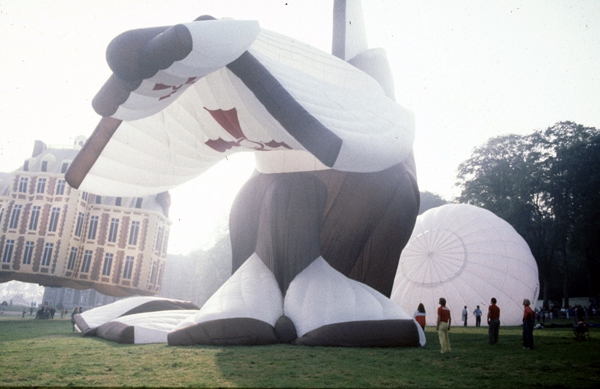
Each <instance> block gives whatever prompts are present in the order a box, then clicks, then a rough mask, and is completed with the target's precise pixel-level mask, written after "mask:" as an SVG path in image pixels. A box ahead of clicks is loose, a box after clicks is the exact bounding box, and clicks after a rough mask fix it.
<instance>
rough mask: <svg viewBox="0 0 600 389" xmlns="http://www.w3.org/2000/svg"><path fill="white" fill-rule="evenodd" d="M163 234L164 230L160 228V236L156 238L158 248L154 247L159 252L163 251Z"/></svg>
mask: <svg viewBox="0 0 600 389" xmlns="http://www.w3.org/2000/svg"><path fill="white" fill-rule="evenodd" d="M163 234H164V229H163V228H162V227H158V234H157V236H156V246H155V247H154V249H155V250H156V251H158V252H160V251H161V250H162V242H163Z"/></svg>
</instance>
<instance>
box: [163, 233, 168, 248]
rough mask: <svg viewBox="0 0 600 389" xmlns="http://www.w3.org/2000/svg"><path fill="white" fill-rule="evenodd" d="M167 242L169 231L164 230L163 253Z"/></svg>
mask: <svg viewBox="0 0 600 389" xmlns="http://www.w3.org/2000/svg"><path fill="white" fill-rule="evenodd" d="M168 242H169V232H168V231H167V232H165V239H164V242H163V254H166V253H167V246H168Z"/></svg>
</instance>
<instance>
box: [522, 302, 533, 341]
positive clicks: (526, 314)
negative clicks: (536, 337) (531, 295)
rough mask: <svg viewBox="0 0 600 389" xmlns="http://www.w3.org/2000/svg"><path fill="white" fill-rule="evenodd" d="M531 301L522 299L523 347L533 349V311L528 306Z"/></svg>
mask: <svg viewBox="0 0 600 389" xmlns="http://www.w3.org/2000/svg"><path fill="white" fill-rule="evenodd" d="M530 305H531V302H530V301H529V300H528V299H525V300H523V307H524V308H525V309H524V311H523V349H525V350H533V324H534V322H535V313H534V312H533V309H531V307H530Z"/></svg>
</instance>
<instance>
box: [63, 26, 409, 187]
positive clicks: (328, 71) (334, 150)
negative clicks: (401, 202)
mask: <svg viewBox="0 0 600 389" xmlns="http://www.w3.org/2000/svg"><path fill="white" fill-rule="evenodd" d="M236 23H237V24H236ZM192 26H193V27H194V28H192ZM181 28H183V27H181ZM185 28H186V29H188V30H189V33H190V35H191V37H192V39H193V40H194V44H193V48H192V51H191V52H190V54H189V57H193V58H195V56H197V55H200V54H198V53H203V50H204V51H210V53H211V54H212V55H214V56H215V58H217V59H218V60H219V61H220V62H219V61H217V59H215V60H214V61H211V62H210V66H209V67H208V68H207V65H206V64H205V63H204V62H203V61H193V60H188V57H186V58H185V59H184V60H182V61H180V62H175V63H174V64H173V65H172V66H170V67H169V68H167V69H165V70H161V71H159V72H158V73H157V74H156V75H155V76H154V77H152V78H150V79H147V80H144V81H143V82H142V84H141V85H140V87H139V88H138V89H136V90H134V91H133V92H131V93H130V94H129V98H128V99H127V100H126V101H125V102H124V103H122V104H121V105H119V106H118V108H117V110H116V111H115V112H114V113H110V112H109V113H110V116H111V117H112V118H114V119H115V120H124V121H123V122H122V123H120V125H118V129H117V130H116V132H115V133H114V135H113V136H112V138H111V139H110V141H109V142H108V144H107V145H106V147H105V148H104V149H103V150H102V153H101V154H100V156H99V158H98V160H97V161H96V163H95V164H94V166H93V167H92V168H91V170H90V171H89V173H88V174H87V176H86V178H85V180H84V181H83V183H82V184H81V186H80V189H81V190H85V191H89V192H92V193H95V194H98V195H115V194H117V193H118V194H119V195H121V196H125V195H132V196H140V195H144V194H151V193H158V192H163V191H166V190H169V189H171V188H174V187H176V186H178V185H180V184H182V183H184V182H187V181H189V180H191V179H192V178H194V177H196V176H198V175H199V174H201V173H203V172H204V171H206V170H207V169H208V168H210V167H212V166H213V165H214V164H216V163H217V162H219V161H221V160H222V159H224V158H226V157H227V156H228V155H231V154H232V153H236V152H240V151H259V153H258V154H257V158H258V161H257V168H258V170H259V171H261V172H264V173H275V172H287V171H296V170H305V171H306V170H321V169H326V168H328V167H331V168H334V169H337V170H341V171H352V172H376V171H381V170H384V169H387V168H389V167H391V166H394V165H396V164H398V163H400V162H401V161H402V160H404V159H405V158H406V157H407V156H408V155H409V154H410V153H411V150H412V144H413V139H414V117H413V114H412V113H411V112H410V111H408V110H406V109H404V108H402V107H401V106H400V105H398V104H396V103H395V102H394V101H392V100H391V99H389V98H388V97H387V96H386V95H385V93H384V90H383V89H382V87H381V86H380V85H379V84H378V83H377V81H375V79H373V78H372V77H371V76H369V75H367V74H366V73H364V72H363V71H361V70H359V69H357V68H356V67H354V66H352V65H350V64H349V63H346V62H344V61H343V60H341V59H339V58H336V57H333V56H331V55H330V54H327V53H325V52H322V51H320V50H318V49H315V48H312V47H310V46H308V45H307V44H304V43H302V42H300V41H298V40H296V39H292V38H289V37H286V36H283V35H279V34H277V33H274V32H270V31H267V30H262V29H259V28H258V24H257V23H256V22H248V21H233V20H212V21H202V22H195V23H190V24H186V25H185ZM211 28H214V29H215V30H214V31H212V30H211ZM208 31H211V34H210V36H211V37H213V39H212V40H211V39H208V37H207V36H206V35H207V32H208ZM222 31H232V34H233V32H235V34H233V35H232V37H231V40H233V41H235V40H240V42H241V43H239V42H238V43H236V44H235V45H234V46H233V47H229V45H224V44H222V41H223V37H222V35H220V33H221V32H222ZM198 34H200V35H201V36H203V37H204V38H203V39H200V38H198V37H196V35H198ZM202 34H204V35H202ZM241 38H243V39H241ZM201 44H204V45H206V47H202V46H201ZM197 46H198V47H197ZM215 48H221V49H222V50H221V51H222V52H214V51H215ZM246 48H247V54H245V56H243V57H242V58H241V59H238V60H237V61H234V62H233V63H231V61H232V60H233V59H235V58H237V57H239V56H240V55H241V54H242V52H243V51H244V50H246ZM217 51H218V50H217ZM182 63H185V64H186V66H182V65H181V64H182ZM191 64H196V67H197V68H194V67H193V66H192V65H191ZM219 64H220V67H219ZM226 65H227V66H226ZM236 66H237V67H239V68H240V69H243V70H245V71H246V72H248V73H250V72H249V70H250V69H254V70H255V71H256V72H258V74H259V75H260V77H262V78H264V79H267V80H262V81H260V83H258V85H253V84H252V82H253V80H254V79H255V78H257V77H258V76H257V75H256V74H254V73H252V74H249V76H248V77H249V78H248V79H241V78H240V74H239V73H237V70H236V69H237V67H236ZM207 69H209V70H207ZM236 73H237V74H236ZM192 75H193V77H192ZM242 77H243V76H242ZM172 78H174V79H173V80H171V79H172ZM188 78H190V79H193V80H191V81H189V82H186V81H185V80H187V79H188ZM262 78H261V79H262ZM267 81H269V82H272V83H273V84H277V86H276V87H274V86H272V85H267V84H265V83H266V82H267ZM109 85H110V83H109ZM248 85H250V87H253V88H254V87H256V88H257V89H258V90H252V89H250V87H249V86H248ZM265 91H268V93H267V92H265ZM276 91H285V92H286V93H285V96H284V95H281V96H280V95H272V96H271V95H269V93H271V94H272V93H275V92H276ZM263 92H264V94H265V97H264V99H266V100H267V101H266V102H265V101H262V100H259V98H257V94H258V95H259V96H261V93H263ZM288 94H289V95H288ZM111 96H112V94H111ZM281 100H285V101H286V103H288V104H289V102H290V101H293V102H294V104H293V105H294V107H296V108H295V109H296V111H294V110H292V111H289V112H288V111H285V110H284V109H283V108H285V109H288V108H286V105H285V104H283V105H281V104H280V102H281ZM270 103H273V104H270ZM265 104H266V106H265ZM108 105H109V106H111V107H112V105H111V104H108ZM288 110H289V109H288ZM284 111H285V112H284ZM299 112H301V113H302V114H300V113H299ZM307 114H309V115H310V116H311V119H310V120H309V119H306V118H303V115H305V116H307V117H308V115H307ZM103 116H109V115H108V113H103ZM315 123H316V124H315ZM314 127H317V128H318V130H314ZM307 129H311V131H309V132H307V134H306V135H302V133H303V132H306V130H307ZM290 131H291V132H290ZM294 131H297V132H298V133H296V132H294ZM318 131H322V132H323V133H324V134H325V136H320V135H319V134H318V133H317V132H318ZM293 134H295V135H293ZM325 138H326V139H329V141H330V143H331V144H329V143H327V142H329V141H326V140H325ZM328 144H329V145H328ZM327 145H328V146H327ZM266 150H269V153H262V151H266ZM264 154H272V155H264ZM329 159H331V160H330V161H329V162H328V164H329V165H328V166H325V165H324V164H323V163H322V162H321V161H325V160H329ZM67 179H68V180H70V179H69V178H67ZM69 182H70V183H71V185H74V186H77V185H76V184H73V183H72V182H71V181H69Z"/></svg>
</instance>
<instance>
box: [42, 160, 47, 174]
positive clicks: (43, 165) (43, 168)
mask: <svg viewBox="0 0 600 389" xmlns="http://www.w3.org/2000/svg"><path fill="white" fill-rule="evenodd" d="M42 171H43V172H47V171H48V161H42Z"/></svg>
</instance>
